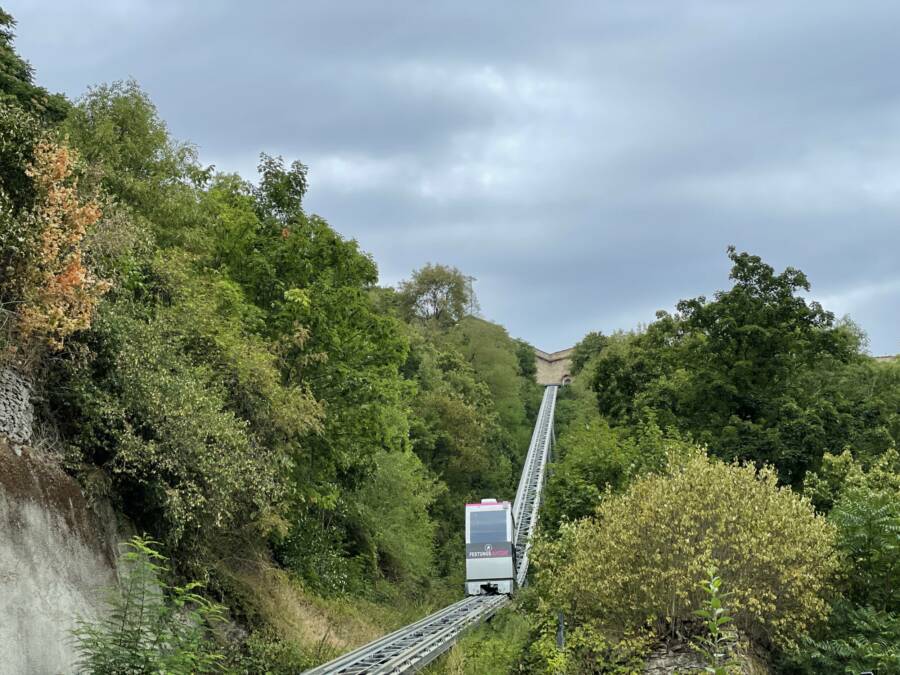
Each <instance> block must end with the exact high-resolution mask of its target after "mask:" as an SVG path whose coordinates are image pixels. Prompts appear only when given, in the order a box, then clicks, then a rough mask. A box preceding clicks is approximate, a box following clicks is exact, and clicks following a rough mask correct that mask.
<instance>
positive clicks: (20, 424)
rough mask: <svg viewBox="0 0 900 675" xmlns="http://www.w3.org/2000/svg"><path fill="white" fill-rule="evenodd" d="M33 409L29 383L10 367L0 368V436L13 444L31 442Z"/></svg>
mask: <svg viewBox="0 0 900 675" xmlns="http://www.w3.org/2000/svg"><path fill="white" fill-rule="evenodd" d="M33 422H34V409H33V407H32V405H31V384H30V383H29V382H28V380H26V379H25V378H24V377H22V376H21V375H19V374H18V373H17V372H16V371H14V370H12V369H10V368H0V436H6V438H8V439H9V441H10V443H12V444H13V445H14V446H18V445H27V444H28V443H30V442H31V433H32V431H31V429H32V424H33Z"/></svg>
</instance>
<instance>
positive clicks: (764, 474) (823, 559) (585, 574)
mask: <svg viewBox="0 0 900 675" xmlns="http://www.w3.org/2000/svg"><path fill="white" fill-rule="evenodd" d="M535 561H536V563H537V566H538V572H539V574H538V586H539V589H540V594H541V597H542V601H543V603H544V604H545V606H546V607H548V608H559V609H563V610H564V611H565V612H566V616H567V619H568V620H570V621H574V622H575V624H580V623H587V622H593V623H596V625H598V626H599V627H600V628H601V629H602V630H603V631H605V632H606V634H607V635H609V636H611V637H615V638H618V637H622V636H626V635H629V634H636V633H637V632H638V631H640V630H641V629H643V628H644V627H645V626H648V625H649V626H650V627H652V628H654V629H655V630H656V631H657V633H659V634H663V633H665V632H667V631H671V632H672V633H675V632H677V631H685V630H689V629H690V625H689V624H690V623H691V621H692V612H693V611H694V610H697V609H699V608H700V606H701V602H702V600H703V599H704V598H703V592H702V590H700V587H699V586H698V584H699V582H700V581H701V580H702V579H703V578H704V576H705V570H706V569H707V568H708V567H709V566H710V565H712V564H715V565H716V566H717V567H718V569H719V574H720V576H721V577H722V579H723V581H724V583H725V584H726V585H727V587H728V588H729V589H730V591H731V593H732V595H731V597H730V607H731V611H732V613H733V615H734V617H735V623H736V626H737V627H738V628H739V629H741V630H742V632H744V633H745V634H746V635H747V636H748V637H750V638H751V639H752V640H754V641H757V642H761V643H775V644H784V645H791V644H793V643H794V642H795V641H796V640H797V638H798V637H799V636H801V635H803V634H804V633H805V631H806V630H807V629H808V628H809V627H810V626H811V625H813V624H814V623H816V622H817V621H819V620H820V619H822V618H824V616H825V615H826V614H827V609H828V605H827V603H826V602H825V600H824V599H823V595H824V593H825V592H826V591H827V589H828V588H829V580H830V578H831V577H832V575H833V573H834V572H835V570H836V567H837V559H836V555H835V552H834V528H833V526H832V525H830V524H829V523H828V522H827V521H826V520H825V519H824V518H822V517H820V516H816V515H815V514H814V512H813V509H812V507H811V505H810V503H809V502H808V500H806V499H804V498H801V497H799V496H798V495H796V494H795V493H793V492H792V491H791V490H790V489H786V488H779V487H778V486H777V480H776V475H775V472H774V471H773V470H772V469H770V468H764V469H763V470H761V471H760V472H757V471H756V470H755V469H754V468H753V467H751V466H738V465H736V464H731V465H727V464H723V463H721V462H719V461H715V460H710V459H709V458H707V457H706V455H705V453H703V452H702V451H699V450H696V451H693V452H690V453H688V454H687V455H686V456H682V457H681V458H675V457H674V456H673V458H672V459H671V460H670V464H669V466H668V468H667V470H666V471H665V472H664V473H663V474H662V475H648V476H645V477H642V478H638V479H637V480H635V481H634V482H633V483H632V485H631V486H630V487H629V488H628V490H627V491H626V492H625V493H623V494H621V495H610V496H608V497H606V498H605V499H603V501H602V502H601V504H600V506H599V507H598V508H597V511H596V514H595V516H594V517H593V518H590V519H586V520H583V521H581V522H579V523H576V524H574V525H568V526H563V527H562V528H561V536H560V538H559V539H558V540H556V541H554V542H543V543H542V544H541V545H540V546H538V547H536V549H535Z"/></svg>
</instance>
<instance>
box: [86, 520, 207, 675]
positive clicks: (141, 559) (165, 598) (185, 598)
mask: <svg viewBox="0 0 900 675" xmlns="http://www.w3.org/2000/svg"><path fill="white" fill-rule="evenodd" d="M128 548H129V550H128V552H127V553H125V555H124V556H122V567H123V570H122V583H121V588H117V589H115V590H114V591H113V592H112V594H111V596H110V598H109V601H108V603H109V613H108V614H107V615H106V617H105V618H103V619H101V620H100V621H97V622H95V623H90V622H86V621H81V622H80V623H79V625H78V628H77V629H76V630H75V631H74V638H75V642H76V649H77V651H78V654H79V657H80V658H79V661H78V664H77V667H78V672H80V673H91V674H92V675H131V674H135V675H136V674H138V673H172V675H182V674H184V675H188V674H189V673H209V672H217V671H218V670H219V668H218V665H219V664H220V663H221V661H222V660H223V658H224V656H223V655H222V654H221V653H219V651H218V650H217V649H216V646H215V643H214V640H213V638H212V637H211V634H210V632H209V629H210V627H211V626H212V625H213V624H215V623H217V622H218V621H219V620H221V617H222V611H223V608H222V607H221V606H219V605H216V604H214V603H211V602H209V601H208V600H206V599H205V598H203V597H201V596H199V595H197V594H196V593H194V592H193V591H194V589H195V588H196V587H197V584H195V583H191V584H187V585H186V586H168V585H166V584H165V583H164V582H163V581H162V578H161V577H162V575H163V573H164V572H165V571H166V568H165V567H163V564H164V563H165V560H166V559H165V557H163V556H162V555H161V554H160V553H159V552H157V551H156V549H155V542H153V541H150V540H149V539H145V538H142V537H133V538H132V539H131V541H129V542H128Z"/></svg>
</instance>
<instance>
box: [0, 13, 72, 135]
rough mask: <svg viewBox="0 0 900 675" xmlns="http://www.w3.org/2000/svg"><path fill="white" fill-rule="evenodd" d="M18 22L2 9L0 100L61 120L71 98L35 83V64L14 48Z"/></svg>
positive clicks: (42, 115)
mask: <svg viewBox="0 0 900 675" xmlns="http://www.w3.org/2000/svg"><path fill="white" fill-rule="evenodd" d="M15 26H16V21H15V19H13V17H12V16H11V15H9V14H8V13H6V12H4V11H3V10H2V9H0V103H7V104H8V103H14V104H16V105H18V106H21V107H22V108H23V109H24V110H26V111H28V112H29V113H32V114H33V115H35V116H37V117H39V118H41V119H42V120H43V121H45V122H49V123H57V122H60V121H62V120H63V119H64V118H65V116H66V113H67V112H68V110H69V102H68V101H67V100H66V99H65V97H64V96H62V95H61V94H50V93H48V92H47V90H46V89H44V88H43V87H39V86H37V85H36V84H34V68H32V67H31V64H29V63H28V62H27V61H25V60H24V59H22V58H21V57H20V56H19V55H18V54H17V53H16V51H15V49H14V48H13V40H14V39H15V33H14V30H13V29H14V28H15Z"/></svg>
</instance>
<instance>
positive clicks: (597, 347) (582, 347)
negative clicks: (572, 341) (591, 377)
mask: <svg viewBox="0 0 900 675" xmlns="http://www.w3.org/2000/svg"><path fill="white" fill-rule="evenodd" d="M608 342H609V338H608V337H607V336H605V335H604V334H603V333H600V332H596V331H592V332H590V333H588V334H587V335H585V336H584V337H583V338H582V339H581V341H580V342H579V343H578V344H577V345H575V349H574V351H573V352H572V374H573V375H577V374H578V373H580V372H581V371H582V370H583V369H584V367H585V366H586V365H587V364H588V361H590V360H591V359H592V358H594V357H595V356H597V355H598V354H599V353H600V352H602V351H603V349H604V347H606V345H607V343H608Z"/></svg>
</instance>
